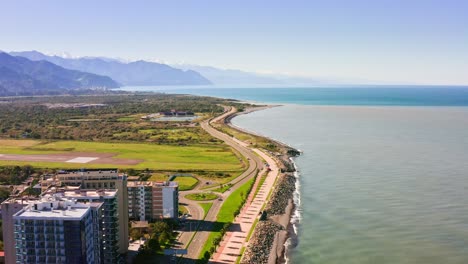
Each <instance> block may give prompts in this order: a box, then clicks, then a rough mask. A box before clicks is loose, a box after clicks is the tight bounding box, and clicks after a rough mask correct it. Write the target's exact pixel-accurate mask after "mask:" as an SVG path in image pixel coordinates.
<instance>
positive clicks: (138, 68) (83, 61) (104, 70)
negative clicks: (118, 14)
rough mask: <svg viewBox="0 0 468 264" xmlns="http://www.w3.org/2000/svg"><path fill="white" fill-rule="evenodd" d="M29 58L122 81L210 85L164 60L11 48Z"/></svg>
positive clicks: (188, 71)
mask: <svg viewBox="0 0 468 264" xmlns="http://www.w3.org/2000/svg"><path fill="white" fill-rule="evenodd" d="M10 54H11V55H15V56H21V57H25V58H28V59H30V60H34V61H38V60H46V61H49V62H52V63H54V64H57V65H59V66H62V67H64V68H67V69H73V70H79V71H85V72H92V73H95V74H100V75H105V76H109V77H111V78H112V79H114V80H116V81H118V82H119V83H121V84H123V85H135V86H139V85H142V86H144V85H209V84H212V83H211V81H210V80H208V79H207V78H205V77H204V76H202V75H201V74H200V73H198V72H196V71H193V70H181V69H176V68H173V67H171V66H168V65H166V64H161V63H155V62H148V61H143V60H140V61H135V62H130V63H125V62H121V61H118V60H113V59H107V58H95V57H83V58H63V57H59V56H48V55H45V54H42V53H40V52H37V51H24V52H10Z"/></svg>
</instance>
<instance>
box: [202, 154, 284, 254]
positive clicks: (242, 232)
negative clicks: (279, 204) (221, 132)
mask: <svg viewBox="0 0 468 264" xmlns="http://www.w3.org/2000/svg"><path fill="white" fill-rule="evenodd" d="M253 151H255V152H256V153H257V154H258V155H260V156H261V157H262V158H263V159H264V160H266V161H267V163H268V164H269V165H270V169H271V171H270V172H269V173H268V175H267V177H266V179H265V182H264V183H263V184H262V186H261V187H260V190H259V192H258V193H257V195H256V196H255V198H254V199H253V201H252V200H250V202H249V201H247V202H246V203H245V206H244V207H243V209H242V211H241V213H240V214H239V216H237V217H236V219H235V220H234V222H233V224H232V226H231V228H230V231H228V232H227V233H226V235H225V236H224V238H223V241H222V242H221V244H220V246H219V247H218V249H217V251H216V253H214V254H213V256H212V258H211V259H210V262H209V263H236V261H237V258H238V257H239V256H240V255H241V250H242V247H245V246H247V243H248V242H246V239H247V236H248V234H249V233H250V230H251V229H252V228H255V227H254V226H253V225H254V223H255V220H256V219H257V218H259V214H260V211H261V210H262V208H263V206H264V205H265V204H266V202H267V198H268V194H269V193H270V190H272V188H273V187H274V184H275V182H276V179H277V178H278V176H279V171H278V166H277V165H276V162H275V160H273V159H272V158H271V157H270V156H268V155H266V154H265V153H264V152H262V151H260V150H258V149H253ZM258 180H259V179H258ZM252 191H253V192H255V189H252Z"/></svg>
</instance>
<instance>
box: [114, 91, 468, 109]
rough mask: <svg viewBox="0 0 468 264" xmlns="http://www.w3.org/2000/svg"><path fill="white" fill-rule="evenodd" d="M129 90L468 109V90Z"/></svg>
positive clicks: (272, 100) (274, 100)
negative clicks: (466, 107)
mask: <svg viewBox="0 0 468 264" xmlns="http://www.w3.org/2000/svg"><path fill="white" fill-rule="evenodd" d="M123 89H125V90H130V91H159V92H166V93H182V94H195V95H206V96H214V97H221V98H232V99H238V100H245V101H256V102H268V103H291V104H303V105H407V106H468V87H453V86H446V87H441V86H360V87H353V86H347V87H328V88H320V87H316V88H229V87H224V88H216V87H210V88H207V87H201V88H200V87H192V88H187V87H145V86H139V87H124V88H123Z"/></svg>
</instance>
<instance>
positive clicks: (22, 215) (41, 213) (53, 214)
mask: <svg viewBox="0 0 468 264" xmlns="http://www.w3.org/2000/svg"><path fill="white" fill-rule="evenodd" d="M89 210H91V208H90V207H71V208H70V209H54V210H33V209H23V210H21V211H19V212H18V213H16V214H15V215H14V216H13V218H14V219H30V220H81V219H82V218H83V217H84V216H85V215H86V214H87V213H88V212H89Z"/></svg>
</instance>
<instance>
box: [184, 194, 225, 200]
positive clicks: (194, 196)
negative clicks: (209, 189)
mask: <svg viewBox="0 0 468 264" xmlns="http://www.w3.org/2000/svg"><path fill="white" fill-rule="evenodd" d="M185 198H187V199H190V200H194V201H211V200H215V199H216V198H218V195H216V194H214V193H191V194H187V195H186V196H185Z"/></svg>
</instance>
